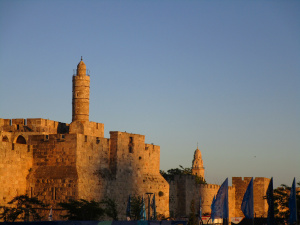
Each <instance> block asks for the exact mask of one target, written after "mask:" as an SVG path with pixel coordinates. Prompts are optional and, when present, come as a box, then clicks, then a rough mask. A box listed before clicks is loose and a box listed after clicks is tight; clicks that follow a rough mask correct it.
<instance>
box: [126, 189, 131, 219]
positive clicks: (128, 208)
mask: <svg viewBox="0 0 300 225" xmlns="http://www.w3.org/2000/svg"><path fill="white" fill-rule="evenodd" d="M130 211H131V201H130V195H129V197H128V202H127V208H126V217H127V220H130Z"/></svg>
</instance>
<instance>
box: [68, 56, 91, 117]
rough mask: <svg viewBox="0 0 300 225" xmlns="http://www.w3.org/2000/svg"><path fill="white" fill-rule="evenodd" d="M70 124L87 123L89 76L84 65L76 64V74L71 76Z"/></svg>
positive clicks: (81, 63)
mask: <svg viewBox="0 0 300 225" xmlns="http://www.w3.org/2000/svg"><path fill="white" fill-rule="evenodd" d="M72 90H73V98H72V122H74V121H81V122H85V121H89V105H90V76H89V75H88V74H86V65H85V64H84V62H83V61H82V57H81V61H80V62H79V63H78V65H77V70H76V74H74V75H73V89H72Z"/></svg>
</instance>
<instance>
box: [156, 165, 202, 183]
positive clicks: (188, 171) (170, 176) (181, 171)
mask: <svg viewBox="0 0 300 225" xmlns="http://www.w3.org/2000/svg"><path fill="white" fill-rule="evenodd" d="M160 174H161V175H162V176H163V177H164V178H165V179H166V180H167V181H170V180H174V176H175V175H192V176H194V177H195V180H196V183H197V184H206V181H205V179H203V177H201V176H197V175H193V174H192V168H191V167H189V168H184V167H183V166H181V165H179V168H175V169H169V170H168V171H167V172H165V171H163V170H160Z"/></svg>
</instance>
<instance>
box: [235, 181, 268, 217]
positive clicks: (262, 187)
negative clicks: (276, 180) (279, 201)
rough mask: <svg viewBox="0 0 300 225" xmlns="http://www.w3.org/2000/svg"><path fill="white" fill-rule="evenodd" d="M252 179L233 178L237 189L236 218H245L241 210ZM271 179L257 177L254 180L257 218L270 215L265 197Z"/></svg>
mask: <svg viewBox="0 0 300 225" xmlns="http://www.w3.org/2000/svg"><path fill="white" fill-rule="evenodd" d="M251 178H252V177H244V179H242V177H233V178H232V185H233V186H234V187H235V198H236V202H235V203H236V204H235V211H236V216H237V217H239V216H244V214H243V212H242V210H241V204H242V201H243V198H244V194H245V192H246V189H247V187H248V185H249V183H250V180H251ZM269 182H270V179H268V178H263V177H256V178H255V179H254V180H253V198H254V199H253V201H254V214H255V217H266V216H267V215H268V203H267V200H266V199H264V198H263V197H264V196H265V195H266V192H267V188H268V185H269Z"/></svg>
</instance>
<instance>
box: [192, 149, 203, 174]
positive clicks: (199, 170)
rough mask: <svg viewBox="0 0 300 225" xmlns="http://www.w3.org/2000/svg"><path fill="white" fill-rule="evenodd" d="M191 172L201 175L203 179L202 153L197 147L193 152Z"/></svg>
mask: <svg viewBox="0 0 300 225" xmlns="http://www.w3.org/2000/svg"><path fill="white" fill-rule="evenodd" d="M192 174H194V175H197V176H199V177H202V178H203V179H204V167H203V161H202V155H201V151H200V150H199V148H198V147H197V149H196V150H195V153H194V159H193V167H192Z"/></svg>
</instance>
